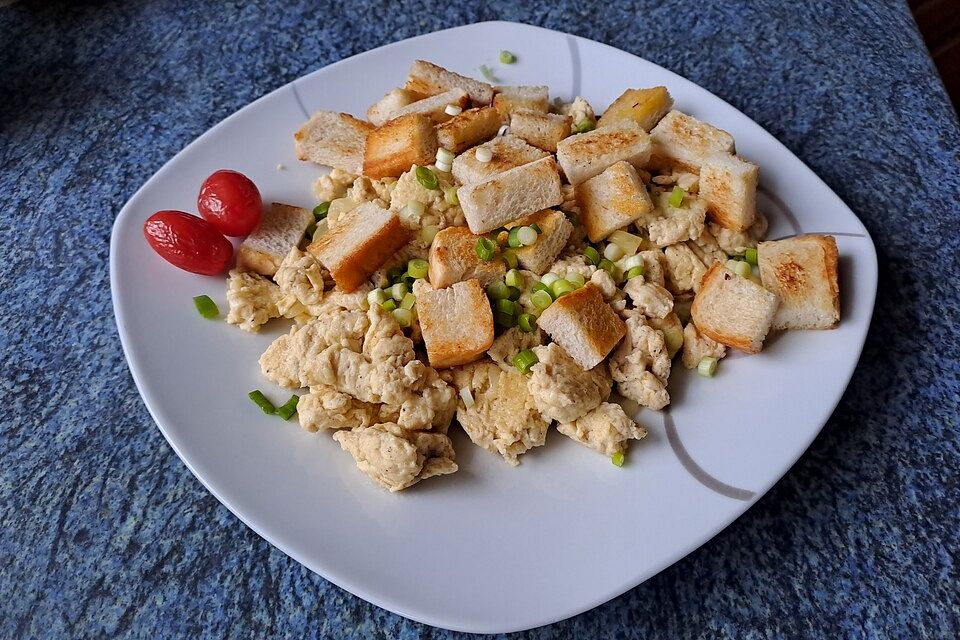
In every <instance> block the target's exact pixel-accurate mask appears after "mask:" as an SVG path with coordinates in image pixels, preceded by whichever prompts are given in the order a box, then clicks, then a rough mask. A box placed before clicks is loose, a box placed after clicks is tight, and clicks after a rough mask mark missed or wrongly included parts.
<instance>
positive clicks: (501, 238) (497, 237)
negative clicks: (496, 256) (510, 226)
mask: <svg viewBox="0 0 960 640" xmlns="http://www.w3.org/2000/svg"><path fill="white" fill-rule="evenodd" d="M507 234H508V231H507V229H506V227H497V228H496V229H494V230H493V231H491V232H490V239H491V240H493V241H494V242H496V243H497V244H506V243H507Z"/></svg>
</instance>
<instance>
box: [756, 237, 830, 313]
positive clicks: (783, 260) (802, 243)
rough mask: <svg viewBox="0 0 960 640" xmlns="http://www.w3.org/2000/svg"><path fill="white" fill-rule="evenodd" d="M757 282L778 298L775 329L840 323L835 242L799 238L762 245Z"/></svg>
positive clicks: (759, 249) (819, 238) (817, 238)
mask: <svg viewBox="0 0 960 640" xmlns="http://www.w3.org/2000/svg"><path fill="white" fill-rule="evenodd" d="M757 256H758V259H759V264H760V280H761V281H762V282H763V286H764V287H765V288H767V289H768V290H770V291H772V292H773V293H775V294H776V295H777V297H778V298H780V306H779V307H778V308H777V313H776V315H775V316H774V317H773V328H774V329H833V328H834V327H836V326H837V323H838V322H840V289H839V285H838V283H837V260H838V252H837V241H836V240H835V239H834V238H833V236H818V235H809V236H798V237H796V238H789V239H787V240H775V241H772V242H761V243H760V244H759V246H758V247H757Z"/></svg>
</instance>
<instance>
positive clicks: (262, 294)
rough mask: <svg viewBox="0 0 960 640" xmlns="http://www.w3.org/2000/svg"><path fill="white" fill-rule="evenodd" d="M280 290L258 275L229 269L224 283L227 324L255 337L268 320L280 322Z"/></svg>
mask: <svg viewBox="0 0 960 640" xmlns="http://www.w3.org/2000/svg"><path fill="white" fill-rule="evenodd" d="M279 300H280V287H278V286H277V285H275V284H274V283H272V282H271V281H270V280H269V279H267V278H264V277H263V276H262V275H260V274H259V273H254V272H252V271H242V270H240V269H231V270H230V277H229V278H228V280H227V304H228V305H229V306H230V310H229V311H228V312H227V322H229V323H230V324H235V325H237V326H238V327H240V328H241V329H243V330H244V331H249V332H251V333H257V332H258V331H260V327H261V326H263V325H264V324H266V323H267V321H268V320H270V319H271V318H279V317H280V310H279V309H278V308H277V303H278V302H279Z"/></svg>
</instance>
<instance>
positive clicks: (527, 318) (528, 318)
mask: <svg viewBox="0 0 960 640" xmlns="http://www.w3.org/2000/svg"><path fill="white" fill-rule="evenodd" d="M517 324H519V325H520V330H521V331H526V332H527V333H533V332H534V331H536V330H537V319H536V318H535V317H534V316H533V315H532V314H530V313H521V314H520V319H519V321H518V323H517Z"/></svg>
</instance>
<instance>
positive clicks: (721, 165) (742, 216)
mask: <svg viewBox="0 0 960 640" xmlns="http://www.w3.org/2000/svg"><path fill="white" fill-rule="evenodd" d="M759 176H760V167H758V166H757V165H755V164H753V163H752V162H747V161H746V160H744V159H742V158H738V157H737V156H732V155H730V154H728V153H718V154H714V155H712V156H710V157H709V158H707V160H706V161H705V162H704V163H703V164H702V165H701V166H700V197H701V198H702V199H704V200H706V202H707V216H708V217H709V218H710V220H711V221H712V222H716V223H717V224H719V225H720V226H721V227H725V228H727V229H732V230H734V231H746V230H747V229H749V228H750V225H752V224H753V223H754V222H756V220H757V180H758V178H759Z"/></svg>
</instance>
